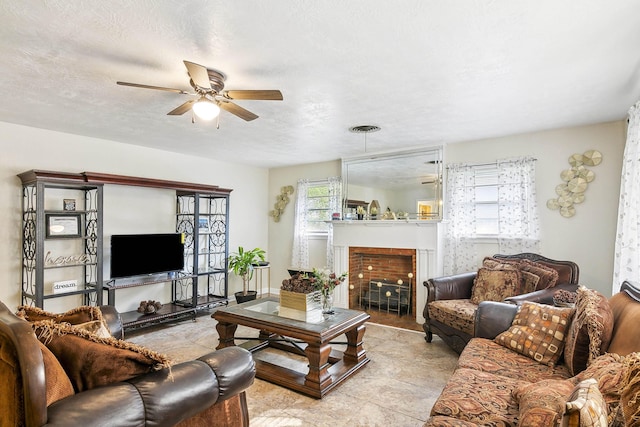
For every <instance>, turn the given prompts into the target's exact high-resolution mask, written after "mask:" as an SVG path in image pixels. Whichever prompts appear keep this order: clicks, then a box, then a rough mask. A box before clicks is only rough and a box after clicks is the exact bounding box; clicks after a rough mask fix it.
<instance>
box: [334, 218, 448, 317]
mask: <svg viewBox="0 0 640 427" xmlns="http://www.w3.org/2000/svg"><path fill="white" fill-rule="evenodd" d="M331 226H332V230H333V249H334V269H335V271H348V270H349V247H352V246H362V247H373V248H402V249H415V250H416V257H417V258H416V282H415V283H416V322H418V323H423V322H424V318H423V316H422V307H424V304H425V302H426V300H427V295H426V290H425V288H424V286H422V282H424V281H425V280H427V279H429V278H431V277H437V276H439V275H441V274H442V260H441V257H442V250H441V240H442V238H441V236H442V223H441V222H440V221H429V220H374V221H367V220H362V221H332V223H331ZM348 280H349V279H348V278H347V281H348ZM335 302H336V305H338V306H340V307H345V308H346V307H348V305H349V294H348V283H347V286H338V287H337V288H336V301H335Z"/></svg>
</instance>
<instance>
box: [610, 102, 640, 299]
mask: <svg viewBox="0 0 640 427" xmlns="http://www.w3.org/2000/svg"><path fill="white" fill-rule="evenodd" d="M638 183H640V101H638V102H636V104H635V105H634V106H633V107H631V108H630V109H629V125H628V128H627V143H626V145H625V148H624V157H623V161H622V177H621V180H620V203H619V205H618V231H617V233H616V243H615V255H614V264H613V286H612V292H613V294H616V293H618V292H619V291H620V285H621V284H622V282H623V281H625V280H633V281H638V280H640V209H639V207H640V184H638Z"/></svg>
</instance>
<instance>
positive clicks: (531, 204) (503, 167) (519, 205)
mask: <svg viewBox="0 0 640 427" xmlns="http://www.w3.org/2000/svg"><path fill="white" fill-rule="evenodd" d="M535 163H536V162H535V159H533V158H531V157H523V158H518V159H513V160H499V161H498V206H499V208H498V215H499V218H498V226H499V230H500V234H499V235H498V245H499V252H500V253H501V254H505V255H510V254H518V253H522V252H533V253H539V252H540V223H539V220H538V205H537V203H536V171H535Z"/></svg>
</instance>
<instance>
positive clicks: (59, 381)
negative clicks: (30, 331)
mask: <svg viewBox="0 0 640 427" xmlns="http://www.w3.org/2000/svg"><path fill="white" fill-rule="evenodd" d="M38 344H39V345H40V351H42V361H43V363H44V380H45V385H46V395H47V406H49V405H51V404H52V403H53V402H57V401H58V400H60V399H64V398H65V397H67V396H71V395H73V394H74V391H73V386H72V385H71V381H70V380H69V377H68V376H67V374H66V373H65V371H64V369H63V368H62V365H60V362H59V361H58V359H56V356H54V354H53V353H51V351H50V350H49V349H48V348H47V347H46V346H45V345H44V344H42V343H41V342H40V341H38Z"/></svg>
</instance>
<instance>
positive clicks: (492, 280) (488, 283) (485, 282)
mask: <svg viewBox="0 0 640 427" xmlns="http://www.w3.org/2000/svg"><path fill="white" fill-rule="evenodd" d="M519 290H520V272H519V271H518V270H517V269H516V268H511V267H510V268H509V269H495V270H492V269H488V268H484V267H481V268H480V269H479V270H478V274H477V275H476V278H475V279H474V282H473V289H472V290H471V302H472V303H474V304H480V303H481V302H482V301H503V300H504V299H505V298H508V297H511V296H514V295H518V292H519Z"/></svg>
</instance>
